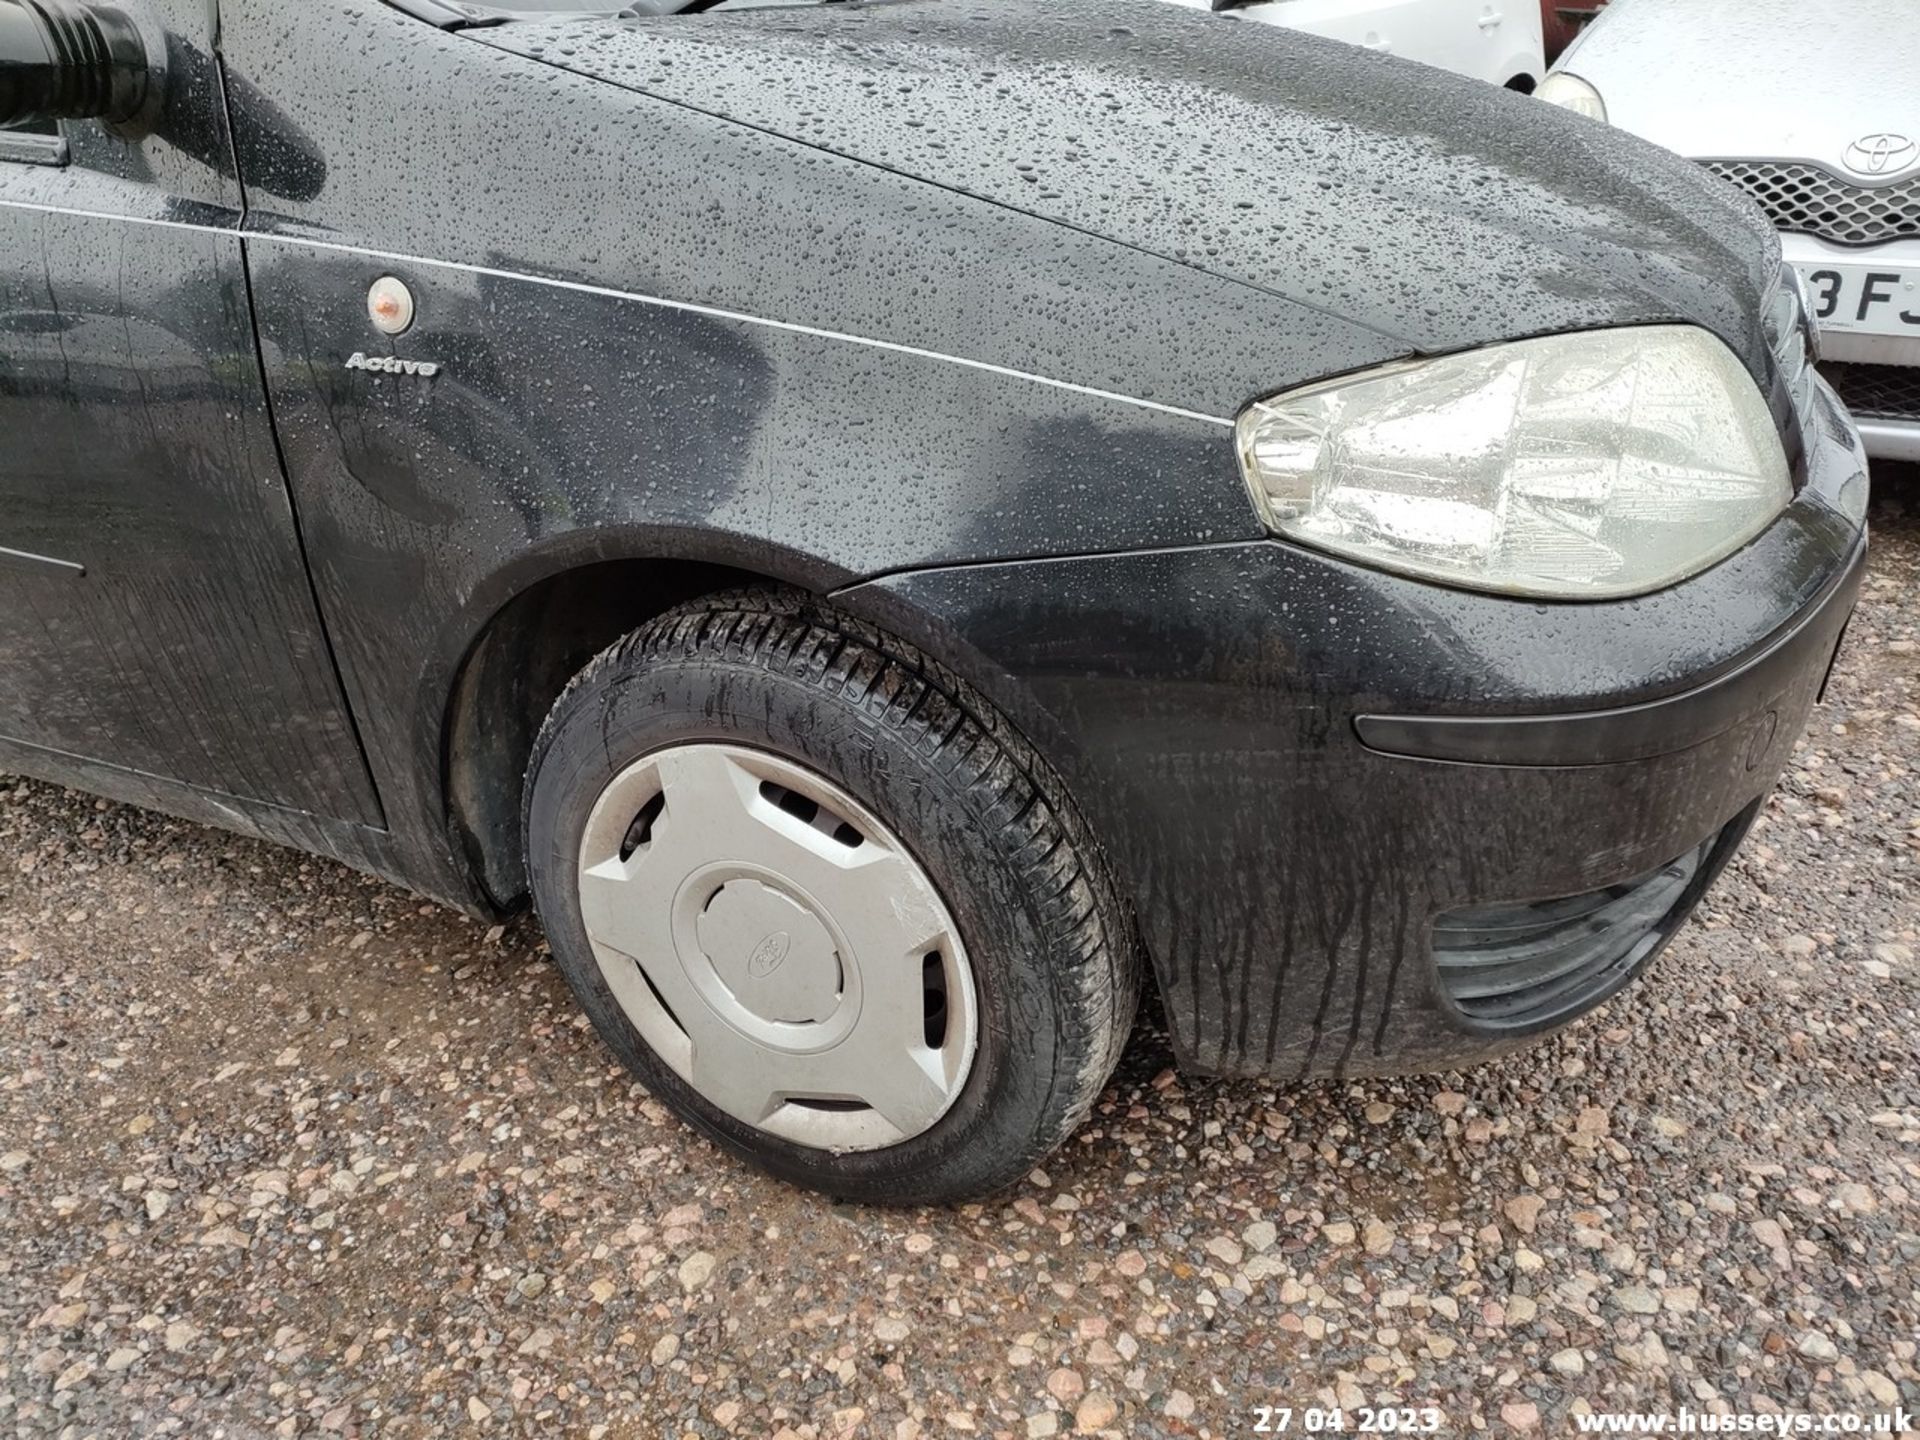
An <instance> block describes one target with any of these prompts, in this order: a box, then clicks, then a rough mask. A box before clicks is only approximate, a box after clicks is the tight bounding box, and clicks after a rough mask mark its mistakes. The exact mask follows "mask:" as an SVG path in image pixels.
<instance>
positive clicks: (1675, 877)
mask: <svg viewBox="0 0 1920 1440" xmlns="http://www.w3.org/2000/svg"><path fill="white" fill-rule="evenodd" d="M1752 814H1753V809H1752V808H1751V807H1750V808H1749V809H1748V810H1747V811H1746V812H1744V813H1743V814H1742V815H1741V816H1740V817H1739V819H1737V820H1735V821H1734V822H1733V824H1732V825H1730V826H1728V827H1727V829H1725V830H1722V831H1720V832H1719V833H1717V834H1715V835H1713V836H1711V837H1710V838H1708V839H1707V840H1705V841H1703V842H1701V844H1699V845H1698V846H1696V847H1695V848H1694V849H1692V850H1689V851H1688V852H1687V853H1686V854H1685V855H1682V856H1681V857H1680V858H1679V859H1677V860H1675V861H1673V862H1671V863H1670V864H1666V865H1662V866H1661V867H1660V868H1659V869H1658V870H1654V871H1651V872H1649V873H1648V874H1645V875H1642V876H1640V877H1639V878H1638V879H1635V880H1629V881H1627V882H1625V883H1623V884H1619V885H1609V886H1607V887H1606V888H1605V889H1603V890H1592V891H1589V892H1588V893H1586V894H1584V895H1565V896H1561V897H1560V898H1558V899H1554V900H1536V901H1531V902H1528V901H1522V902H1520V903H1517V904H1510V905H1480V906H1475V907H1473V908H1472V909H1467V910H1452V911H1449V912H1447V913H1446V914H1444V915H1442V916H1440V918H1439V919H1438V920H1437V921H1435V922H1434V928H1433V958H1434V963H1435V965H1436V966H1437V967H1438V969H1439V973H1440V984H1441V987H1442V988H1443V989H1444V990H1445V991H1446V993H1447V996H1448V998H1449V999H1451V1000H1452V1001H1453V1003H1454V1004H1455V1005H1456V1006H1458V1007H1459V1009H1460V1011H1461V1013H1462V1014H1464V1015H1465V1016H1466V1017H1467V1018H1468V1019H1469V1020H1472V1021H1474V1022H1475V1023H1477V1024H1478V1025H1480V1026H1481V1027H1482V1028H1485V1029H1496V1030H1513V1029H1522V1028H1529V1029H1530V1028H1533V1027H1537V1026H1540V1025H1550V1024H1552V1023H1554V1022H1555V1021H1558V1020H1566V1019H1570V1018H1572V1017H1573V1016H1574V1015H1577V1014H1579V1013H1580V1012H1581V1011H1583V1010H1586V1009H1588V1008H1590V1007H1591V1006H1594V1005H1597V1004H1599V1003H1600V1002H1601V1001H1602V1000H1604V999H1606V998H1607V996H1609V995H1611V994H1613V992H1614V991H1616V990H1618V989H1619V988H1620V987H1621V986H1622V985H1624V984H1626V983H1627V981H1629V980H1631V979H1632V978H1633V977H1634V975H1635V974H1636V973H1638V971H1639V970H1640V967H1641V966H1642V965H1644V964H1645V963H1646V962H1647V960H1649V959H1650V958H1651V957H1652V955H1653V953H1654V951H1656V950H1658V949H1659V948H1660V946H1661V944H1662V943H1663V942H1664V941H1665V940H1666V938H1667V937H1668V936H1669V935H1671V934H1672V933H1673V932H1674V930H1675V929H1676V928H1677V927H1678V926H1679V924H1680V922H1681V921H1682V920H1684V919H1685V918H1686V916H1687V913H1688V912H1689V911H1690V910H1692V908H1693V904H1694V901H1696V900H1697V899H1699V897H1700V894H1701V892H1702V891H1703V890H1705V888H1706V882H1707V881H1708V880H1710V879H1712V877H1713V874H1714V872H1715V870H1717V868H1718V867H1717V865H1715V864H1714V863H1713V861H1714V860H1715V858H1716V857H1715V855H1714V851H1715V849H1716V847H1718V846H1719V845H1720V844H1721V843H1722V842H1723V841H1729V840H1737V839H1738V838H1739V836H1740V835H1741V834H1744V833H1745V827H1746V823H1747V821H1748V820H1749V819H1750V818H1751V816H1752Z"/></svg>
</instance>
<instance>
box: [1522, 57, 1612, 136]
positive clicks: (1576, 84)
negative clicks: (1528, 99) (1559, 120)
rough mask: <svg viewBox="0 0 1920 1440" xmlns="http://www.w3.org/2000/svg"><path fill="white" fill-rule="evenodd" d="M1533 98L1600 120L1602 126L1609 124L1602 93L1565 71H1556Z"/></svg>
mask: <svg viewBox="0 0 1920 1440" xmlns="http://www.w3.org/2000/svg"><path fill="white" fill-rule="evenodd" d="M1533 98H1534V99H1536V100H1544V101H1546V102H1547V103H1548V104H1549V105H1558V106H1559V107H1560V108H1561V109H1563V110H1571V111H1573V113H1574V114H1576V115H1584V116H1586V117H1587V118H1588V119H1589V120H1598V121H1599V122H1600V123H1601V124H1602V125H1604V124H1606V123H1607V102H1606V101H1604V100H1602V99H1601V98H1600V92H1599V91H1598V90H1596V89H1594V88H1593V86H1591V85H1589V84H1588V83H1587V82H1586V81H1584V80H1582V79H1581V78H1580V77H1579V76H1578V75H1569V74H1567V72H1566V71H1564V70H1556V71H1554V72H1553V73H1552V74H1551V75H1549V76H1547V78H1546V79H1544V80H1542V81H1541V82H1540V84H1539V85H1538V87H1536V88H1535V90H1534V92H1533Z"/></svg>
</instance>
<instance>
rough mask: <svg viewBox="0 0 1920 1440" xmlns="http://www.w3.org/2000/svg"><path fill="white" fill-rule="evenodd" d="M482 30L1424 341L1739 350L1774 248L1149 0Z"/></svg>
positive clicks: (1480, 111)
mask: <svg viewBox="0 0 1920 1440" xmlns="http://www.w3.org/2000/svg"><path fill="white" fill-rule="evenodd" d="M470 33H471V34H472V35H473V37H474V38H475V39H479V40H481V41H483V42H484V43H486V44H489V45H493V46H497V47H499V48H502V49H506V50H511V51H514V52H516V53H519V54H521V55H524V56H526V57H529V58H532V59H537V60H540V61H543V62H545V63H548V64H551V65H554V66H558V67H561V68H564V69H566V70H569V71H572V72H574V73H577V74H581V75H585V76H590V77H593V78H596V79H599V80H602V81H605V82H607V83H610V84H613V85H618V86H622V87H625V88H627V89H629V90H632V91H635V92H639V93H641V94H645V95H648V96H652V97H655V98H657V99H659V100H662V101H667V102H670V103H673V104H676V105H681V106H686V107H690V108H693V109H696V110H699V111H702V112H706V113H709V114H712V115H715V116H718V117H722V118H724V119H726V120H729V121H733V122H736V123H738V124H740V125H743V126H749V127H752V128H754V129H756V130H760V131H764V132H771V133H773V134H776V135H779V136H782V137H785V138H788V139H790V140H792V141H794V142H797V143H799V144H801V145H805V146H810V147H815V148H816V149H818V150H822V151H828V152H831V153H833V154H836V155H839V156H843V157H846V158H849V159H852V160H855V161H859V162H862V163H865V164H869V165H874V166H880V167H884V168H885V169H887V170H889V171H892V172H896V173H900V174H904V175H908V176H911V177H914V178H916V179H919V180H922V181H925V182H926V183H928V184H932V185H937V186H940V187H942V188H944V189H947V190H950V191H955V192H959V193H962V194H966V195H969V196H972V197H975V198H977V199H979V200H980V201H982V202H985V203H989V204H994V205H999V206H1004V207H1009V208H1012V209H1015V210H1018V211H1022V212H1026V213H1030V214H1032V215H1035V216H1038V217H1041V218H1043V219H1045V220H1047V221H1050V222H1053V223H1056V224H1059V225H1064V226H1070V227H1073V228H1074V229H1076V230H1079V231H1082V232H1085V233H1090V234H1094V235H1098V236H1100V237H1103V238H1105V239H1108V240H1112V241H1114V242H1117V243H1119V244H1122V245H1126V246H1130V247H1133V248H1135V249H1137V250H1141V251H1146V252H1150V253H1153V254H1155V255H1158V256H1161V257H1164V258H1165V259H1166V260H1168V261H1169V262H1172V263H1175V264H1178V265H1184V266H1191V267H1195V268H1197V269H1200V270H1204V271H1208V272H1212V273H1214V274H1216V275H1219V276H1224V277H1228V278H1230V279H1233V280H1236V281H1239V282H1242V283H1244V284H1246V285H1249V286H1252V287H1255V288H1257V289H1259V290H1262V291H1265V292H1269V293H1272V294H1275V295H1278V296H1281V297H1284V298H1286V299H1288V300H1290V301H1293V302H1296V303H1299V304H1305V305H1309V306H1312V307H1314V308H1317V309H1320V310H1323V311H1326V312H1330V313H1332V314H1335V315H1337V316H1339V317H1340V318H1342V319H1343V320H1345V321H1347V322H1349V323H1357V324H1361V325H1364V326H1367V327H1369V328H1372V329H1374V330H1377V331H1379V332H1381V333H1383V334H1386V335H1390V336H1392V337H1394V338H1396V339H1398V340H1400V341H1402V342H1404V343H1405V344H1406V345H1407V346H1408V347H1409V348H1411V349H1414V350H1418V351H1427V352H1434V351H1445V350H1452V349H1458V348H1462V347H1465V346H1469V345H1473V344H1477V343H1484V342H1487V341H1490V340H1500V339H1508V338H1513V337H1515V336H1518V335H1527V334H1539V333H1546V332H1551V331H1561V330H1575V329H1585V328H1594V327H1598V326H1604V325H1612V324H1622V323H1650V322H1658V321H1673V320H1679V321H1691V322H1693V323H1698V324H1702V325H1705V326H1706V327H1708V328H1709V329H1711V330H1713V331H1714V332H1715V333H1717V334H1719V335H1721V336H1722V337H1723V338H1725V339H1726V340H1727V341H1728V343H1729V344H1731V345H1732V346H1733V347H1734V349H1735V350H1736V351H1738V352H1739V353H1740V354H1741V355H1742V358H1743V359H1744V360H1746V361H1747V363H1748V364H1749V365H1750V366H1751V367H1753V368H1755V369H1756V371H1757V370H1758V369H1759V368H1760V367H1761V366H1762V365H1763V364H1764V360H1763V358H1762V356H1761V354H1760V351H1759V348H1758V339H1757V336H1758V327H1757V325H1756V324H1755V323H1754V315H1755V312H1756V308H1757V301H1758V297H1759V295H1760V294H1761V292H1762V291H1763V289H1764V288H1765V286H1766V285H1767V284H1768V283H1770V280H1771V276H1772V273H1773V270H1774V267H1775V264H1776V257H1777V253H1778V251H1777V243H1776V241H1775V240H1774V237H1773V235H1772V232H1771V231H1770V230H1769V229H1768V228H1767V227H1766V225H1765V224H1764V223H1763V222H1762V221H1761V219H1760V217H1759V215H1758V212H1757V211H1756V210H1754V209H1753V208H1752V207H1751V206H1750V205H1749V204H1747V202H1745V201H1744V200H1742V199H1740V198H1739V197H1738V196H1736V195H1734V194H1733V193H1732V192H1731V191H1730V190H1727V189H1725V187H1723V186H1721V185H1720V184H1719V183H1718V182H1716V181H1713V180H1711V179H1710V178H1706V177H1703V176H1702V175H1700V174H1699V173H1698V171H1697V169H1696V168H1695V167H1693V166H1690V165H1687V164H1685V163H1684V162H1681V161H1679V160H1677V159H1675V158H1673V157H1671V156H1668V155H1666V154H1664V153H1662V152H1660V151H1658V150H1656V149H1655V148H1653V147H1651V146H1647V145H1644V144H1642V143H1640V142H1639V141H1636V140H1634V139H1632V138H1631V137H1626V136H1622V135H1619V134H1617V133H1616V132H1614V131H1612V130H1610V129H1608V128H1606V127H1603V126H1598V125H1594V124H1592V123H1590V122H1587V121H1584V120H1582V119H1579V118H1578V117H1574V116H1570V115H1567V114H1565V113H1564V112H1561V111H1559V110H1556V109H1554V108H1552V107H1549V106H1546V105H1542V104H1539V103H1538V102H1534V101H1531V100H1529V99H1527V98H1525V97H1522V96H1519V95H1516V94H1512V93H1508V92H1505V91H1501V90H1497V89H1494V88H1492V87H1489V86H1485V85H1482V84H1480V83H1478V82H1474V81H1470V80H1464V79H1461V78H1459V77H1456V76H1451V75H1445V74H1441V73H1439V72H1437V71H1434V70H1432V69H1430V68H1428V67H1424V66H1417V65H1414V64H1412V63H1410V62H1401V61H1394V60H1390V59H1386V58H1384V57H1380V56H1377V55H1373V54H1370V53H1368V52H1366V51H1364V50H1361V49H1358V48H1356V47H1351V46H1347V45H1343V44H1340V43H1337V42H1334V41H1328V40H1322V39H1319V38H1317V37H1314V36H1308V35H1301V34H1296V33H1293V32H1290V31H1286V30H1281V29H1277V28H1275V27H1271V26H1251V25H1235V24H1231V23H1226V22H1222V21H1219V20H1217V19H1216V18H1214V17H1212V16H1210V15H1204V14H1195V13H1190V12H1187V11H1184V10H1182V9H1180V8H1178V7H1175V6H1172V5H1164V4H1158V3H1145V0H1140V3H1125V4H1114V3H1111V0H1047V3H1045V4H1035V3H1033V0H879V3H868V4H835V5H819V6H797V7H790V8H775V9H748V10H744V11H740V12H725V11H715V12H708V13H705V14H696V15H682V16H665V17H658V18H650V19H630V20H575V21H540V22H521V23H516V24H511V25H503V26H498V27H494V28H490V29H483V30H475V31H472V32H470Z"/></svg>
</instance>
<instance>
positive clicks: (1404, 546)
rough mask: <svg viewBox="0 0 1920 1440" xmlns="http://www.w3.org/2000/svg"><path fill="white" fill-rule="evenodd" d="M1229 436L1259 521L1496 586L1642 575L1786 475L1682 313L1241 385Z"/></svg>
mask: <svg viewBox="0 0 1920 1440" xmlns="http://www.w3.org/2000/svg"><path fill="white" fill-rule="evenodd" d="M1238 437H1239V445H1240V462H1241V468H1242V470H1243V471H1244V473H1245V475H1246V478H1247V484H1248V487H1249V488H1250V489H1251V491H1252V493H1253V501H1254V505H1255V507H1256V508H1257V509H1258V510H1259V511H1260V513H1261V516H1262V518H1263V519H1264V520H1265V521H1266V523H1267V526H1268V528H1269V529H1271V530H1273V531H1274V532H1275V533H1277V534H1280V535H1285V536H1287V537H1289V538H1291V539H1294V540H1298V541H1300V542H1301V543H1303V544H1306V545H1311V546H1314V547H1315V548H1317V549H1321V550H1328V551H1331V552H1333V553H1334V554H1336V555H1343V556H1347V557H1350V558H1352V559H1354V560H1358V561H1360V562H1362V563H1364V564H1369V565H1375V566H1378V567H1380V568H1382V569H1386V570H1395V571H1399V572H1401V573H1403V574H1408V575H1416V576H1420V577H1422V578H1424V579H1430V580H1437V581H1440V582H1442V583H1443V584H1449V585H1458V586H1462V587H1465V588H1467V589H1472V590H1490V591H1494V592H1496V593H1500V594H1507V595H1538V596H1547V597H1553V598H1559V599H1604V598H1608V597H1614V596H1621V595H1639V594H1644V593H1646V592H1648V591H1651V590H1658V589H1661V588H1662V587H1664V586H1667V585H1671V584H1673V583H1675V582H1676V581H1679V580H1682V579H1685V578H1686V577H1687V576H1689V575H1693V574H1696V573H1698V572H1699V571H1701V570H1704V569H1706V568H1707V567H1708V566H1709V565H1711V564H1713V563H1714V562H1715V561H1717V560H1720V559H1723V558H1724V557H1725V556H1727V555H1729V554H1731V553H1732V552H1733V551H1735V550H1737V549H1739V548H1740V546H1742V545H1744V544H1745V543H1746V542H1747V541H1748V540H1750V539H1752V538H1753V536H1754V535H1756V534H1758V533H1759V532H1760V530H1762V529H1763V528H1765V526H1766V525H1767V524H1768V523H1769V522H1770V521H1771V520H1772V519H1773V518H1774V517H1775V516H1776V515H1778V514H1779V513H1780V511H1781V509H1782V508H1784V507H1785V505H1786V504H1787V502H1788V500H1790V499H1791V498H1792V494H1793V484H1792V479H1791V476H1790V475H1789V473H1788V469H1787V458H1786V453H1785V451H1784V450H1783V449H1782V448H1781V444H1780V437H1779V434H1778V432H1777V430H1776V429H1775V425H1774V420H1773V416H1772V414H1771V413H1770V412H1769V410H1768V408H1767V404H1766V401H1765V399H1764V398H1763V397H1762V396H1761V393H1760V390H1759V388H1758V387H1757V386H1756V385H1755V384H1754V383H1753V379H1752V377H1751V376H1749V375H1748V374H1747V372H1746V370H1745V369H1744V368H1743V367H1742V366H1741V364H1740V362H1739V361H1738V360H1737V359H1736V358H1735V357H1734V355H1733V352H1732V351H1730V350H1728V349H1727V347H1726V346H1725V345H1723V344H1721V343H1720V341H1719V340H1717V339H1715V338H1714V337H1713V336H1711V335H1709V334H1708V333H1707V332H1706V331H1704V330H1699V329H1696V328H1694V327H1692V326H1689V325H1660V326H1646V327H1640V328H1629V329H1618V330H1596V331H1588V332H1584V333H1580V334H1573V335H1550V336H1545V337H1543V338H1541V339H1537V340H1520V341H1515V342H1513V343H1512V344H1506V345H1494V346H1489V347H1487V348H1485V349H1482V350H1473V351H1468V352H1466V353H1464V354H1460V355H1447V356H1442V357H1440V358H1438V359H1435V360H1425V361H1414V362H1408V363H1402V364H1395V365H1389V366H1385V367H1382V368H1381V369H1378V370H1373V371H1367V372H1363V373H1361V374H1359V375H1352V376H1348V377H1346V378H1345V379H1342V380H1335V381H1330V382H1326V383H1323V384H1318V385H1310V386H1307V387H1306V388H1304V389H1300V390H1295V391H1291V392H1289V393H1286V394H1282V395H1277V396H1275V397H1273V398H1272V399H1271V400H1264V401H1260V402H1258V403H1256V404H1255V405H1253V406H1251V407H1250V408H1249V409H1248V410H1247V411H1246V413H1245V414H1243V415H1242V416H1241V417H1240V420H1239V422H1238Z"/></svg>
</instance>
